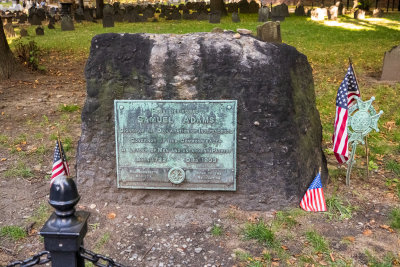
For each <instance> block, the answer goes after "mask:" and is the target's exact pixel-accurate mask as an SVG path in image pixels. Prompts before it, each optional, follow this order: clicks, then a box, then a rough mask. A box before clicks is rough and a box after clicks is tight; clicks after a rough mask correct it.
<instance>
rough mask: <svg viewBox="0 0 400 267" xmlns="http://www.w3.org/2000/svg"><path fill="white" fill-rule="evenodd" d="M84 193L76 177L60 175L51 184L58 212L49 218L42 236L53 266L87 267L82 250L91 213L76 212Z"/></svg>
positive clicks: (51, 196) (53, 203)
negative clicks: (79, 190)
mask: <svg viewBox="0 0 400 267" xmlns="http://www.w3.org/2000/svg"><path fill="white" fill-rule="evenodd" d="M79 199H80V196H79V194H78V189H77V188H76V184H75V182H74V180H72V178H67V177H65V176H59V177H57V178H55V181H54V182H53V184H52V185H51V187H50V197H49V203H50V205H51V206H52V207H54V209H55V211H54V212H53V214H52V215H51V216H50V218H49V219H48V220H47V222H46V223H45V225H44V226H43V228H42V229H41V230H40V235H42V236H43V237H44V247H45V249H46V250H48V251H50V255H51V262H52V267H84V266H85V263H84V259H83V258H82V257H81V256H80V253H79V250H80V247H81V245H82V243H83V238H84V237H85V235H86V232H87V220H88V218H89V215H90V213H89V212H86V211H75V208H74V207H75V205H76V204H77V203H78V201H79Z"/></svg>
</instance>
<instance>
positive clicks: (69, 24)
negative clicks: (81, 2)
mask: <svg viewBox="0 0 400 267" xmlns="http://www.w3.org/2000/svg"><path fill="white" fill-rule="evenodd" d="M61 30H62V31H74V30H75V26H74V21H73V20H72V18H71V17H70V16H69V15H64V16H62V18H61Z"/></svg>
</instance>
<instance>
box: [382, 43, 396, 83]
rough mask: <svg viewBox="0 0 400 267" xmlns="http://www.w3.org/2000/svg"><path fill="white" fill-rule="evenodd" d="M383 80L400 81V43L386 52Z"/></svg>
mask: <svg viewBox="0 0 400 267" xmlns="http://www.w3.org/2000/svg"><path fill="white" fill-rule="evenodd" d="M381 80H384V81H398V82H400V45H398V46H395V47H393V48H392V49H391V50H390V51H387V52H385V58H384V60H383V69H382V76H381Z"/></svg>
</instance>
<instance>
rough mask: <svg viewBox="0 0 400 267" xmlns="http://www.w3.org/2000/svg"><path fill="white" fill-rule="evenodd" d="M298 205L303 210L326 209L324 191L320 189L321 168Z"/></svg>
mask: <svg viewBox="0 0 400 267" xmlns="http://www.w3.org/2000/svg"><path fill="white" fill-rule="evenodd" d="M300 207H301V208H302V209H303V210H305V211H326V204H325V197H324V191H323V190H322V183H321V170H320V171H319V172H318V174H317V176H316V177H315V178H314V180H313V182H312V183H311V185H310V187H309V188H308V189H307V192H306V193H305V194H304V197H303V199H302V200H301V202H300Z"/></svg>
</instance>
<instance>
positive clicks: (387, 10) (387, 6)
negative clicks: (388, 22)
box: [386, 0, 389, 13]
mask: <svg viewBox="0 0 400 267" xmlns="http://www.w3.org/2000/svg"><path fill="white" fill-rule="evenodd" d="M387 12H389V0H387V5H386V13H387Z"/></svg>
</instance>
